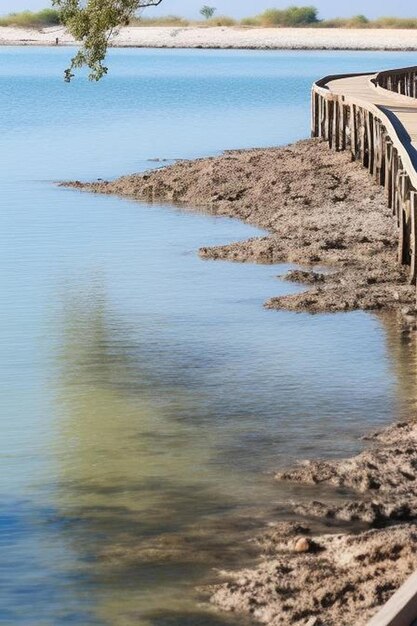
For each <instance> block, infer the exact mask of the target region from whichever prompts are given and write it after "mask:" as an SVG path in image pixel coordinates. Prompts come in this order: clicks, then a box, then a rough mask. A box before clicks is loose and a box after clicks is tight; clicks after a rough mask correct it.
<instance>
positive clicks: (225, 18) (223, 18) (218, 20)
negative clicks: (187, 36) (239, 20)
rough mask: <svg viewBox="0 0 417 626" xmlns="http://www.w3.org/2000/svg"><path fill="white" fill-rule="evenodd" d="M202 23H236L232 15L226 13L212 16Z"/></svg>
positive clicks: (228, 24)
mask: <svg viewBox="0 0 417 626" xmlns="http://www.w3.org/2000/svg"><path fill="white" fill-rule="evenodd" d="M204 24H205V25H208V26H234V25H235V24H236V20H234V19H233V18H232V17H228V16H227V15H218V16H217V17H212V18H211V19H209V20H207V21H206V22H204Z"/></svg>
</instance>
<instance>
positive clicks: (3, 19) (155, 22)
mask: <svg viewBox="0 0 417 626" xmlns="http://www.w3.org/2000/svg"><path fill="white" fill-rule="evenodd" d="M60 23H61V19H60V13H59V11H58V10H56V9H52V8H45V9H42V10H41V11H37V12H32V11H22V12H16V13H9V14H8V15H4V16H0V27H6V26H8V27H10V26H11V27H17V28H47V27H48V26H57V25H59V24H60ZM129 26H131V27H149V26H169V27H190V26H192V27H195V28H207V27H213V26H214V27H215V26H243V27H255V28H347V29H352V28H353V29H356V28H364V29H367V28H371V29H391V28H394V29H416V28H417V18H411V17H410V18H400V17H395V16H386V17H380V18H377V19H374V20H371V19H369V18H367V17H366V15H353V16H352V17H336V18H333V19H321V18H320V16H319V13H318V10H317V9H316V8H315V7H314V6H290V7H288V8H286V9H275V8H271V9H267V10H266V11H263V12H262V13H260V14H258V15H253V16H248V17H244V18H242V19H240V20H239V19H235V18H233V17H231V16H228V15H213V16H212V17H209V18H208V19H205V20H190V19H187V18H184V17H181V16H179V15H165V16H160V17H151V16H148V15H142V16H138V17H134V18H133V19H131V20H130V23H129Z"/></svg>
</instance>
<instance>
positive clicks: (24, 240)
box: [0, 48, 415, 626]
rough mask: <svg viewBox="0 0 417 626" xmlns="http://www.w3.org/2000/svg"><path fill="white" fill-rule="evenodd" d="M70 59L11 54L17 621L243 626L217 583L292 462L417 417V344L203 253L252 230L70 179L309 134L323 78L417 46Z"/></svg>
mask: <svg viewBox="0 0 417 626" xmlns="http://www.w3.org/2000/svg"><path fill="white" fill-rule="evenodd" d="M69 54H70V51H69V50H67V49H58V50H55V49H36V48H30V49H29V48H2V49H0V137H1V150H0V179H1V184H0V201H1V202H0V239H1V248H0V249H1V266H0V267H1V269H0V276H1V278H0V299H1V307H0V311H1V323H0V385H1V394H2V403H1V407H2V408H1V433H2V436H1V441H0V475H1V481H0V531H1V535H0V548H1V549H0V623H1V624H7V625H8V626H9V625H10V626H12V625H17V624H19V625H20V624H22V625H25V626H61V625H62V626H63V625H66V624H76V625H79V626H90V625H93V624H94V625H96V624H97V625H100V626H102V625H112V626H113V625H117V626H125V625H126V626H131V625H133V624H135V625H136V624H140V625H141V626H150V625H153V626H221V625H223V624H226V623H228V621H227V619H226V618H225V617H224V616H220V615H216V614H214V613H212V612H211V611H210V610H209V609H207V607H206V605H205V604H204V599H205V596H204V593H203V594H200V593H197V592H195V591H194V588H195V587H196V586H197V585H199V584H201V583H204V582H206V581H207V580H213V579H215V578H216V575H215V573H214V571H213V568H215V567H217V568H225V567H228V566H234V565H236V564H239V563H241V562H243V561H246V560H247V559H248V558H249V557H248V555H247V554H246V548H243V547H242V548H241V549H240V548H239V547H238V546H244V545H245V541H244V540H245V538H246V537H247V533H248V532H250V531H251V530H252V529H254V528H256V527H257V526H259V525H261V524H262V523H263V520H266V519H269V518H270V517H271V516H272V517H273V516H274V515H275V516H276V515H277V513H276V512H275V513H274V509H276V507H278V509H279V510H281V508H282V507H283V506H284V505H282V502H284V503H285V502H286V501H287V500H288V498H289V497H290V496H291V489H290V490H289V493H288V492H284V491H282V488H281V487H278V486H277V485H274V483H273V480H272V479H271V476H270V474H269V472H271V471H272V470H273V469H275V468H277V467H280V466H284V465H287V464H289V463H291V462H293V461H294V460H295V459H296V458H299V457H314V456H341V455H346V454H350V453H353V452H355V451H356V450H358V449H359V443H358V436H359V435H361V434H363V433H364V432H365V431H366V430H368V429H369V428H373V427H376V426H379V425H381V424H384V423H387V422H389V421H390V420H392V419H396V418H398V417H401V416H404V415H406V414H407V411H408V410H409V407H410V406H414V373H415V367H414V360H415V356H414V355H415V351H414V346H412V345H411V346H410V345H409V340H408V338H407V336H405V335H403V334H401V332H400V331H399V330H398V329H397V328H396V326H395V324H393V323H392V321H391V320H390V319H389V317H388V318H385V319H381V318H377V317H375V316H371V315H366V314H364V313H351V314H343V315H317V316H309V315H304V314H292V313H286V312H272V311H267V310H265V309H263V308H262V303H263V302H264V301H265V300H266V299H267V298H268V297H271V296H274V295H279V294H284V293H291V292H295V291H296V290H297V289H298V287H295V286H292V285H289V284H288V283H283V282H281V281H279V279H278V278H277V276H278V275H279V274H280V273H282V272H283V271H285V269H286V267H285V266H279V267H271V266H269V267H268V266H256V265H253V266H252V265H239V264H231V263H223V262H207V261H203V260H201V259H199V258H198V256H197V255H196V250H197V249H198V248H199V247H200V246H206V245H212V244H220V243H226V242H230V241H232V240H239V239H243V238H246V237H248V236H251V235H253V234H256V232H257V231H255V230H254V229H252V228H249V227H247V226H246V225H244V224H241V223H239V222H237V221H233V220H228V219H219V218H212V217H207V216H204V215H200V214H193V213H188V212H186V211H179V210H177V209H175V208H173V207H166V206H148V205H146V204H139V203H133V202H129V201H126V200H121V199H118V198H110V197H100V196H89V195H87V194H80V193H78V192H76V191H72V190H67V189H63V188H59V187H57V186H56V184H55V182H56V181H59V180H62V179H80V180H91V179H95V178H98V177H102V178H109V177H114V176H117V175H120V174H124V173H128V172H134V171H139V170H142V169H145V168H149V167H155V166H157V165H158V164H155V162H154V161H150V159H154V158H160V159H175V158H191V157H196V156H203V155H207V154H216V153H219V152H220V151H221V150H223V149H226V148H241V147H251V146H267V145H277V144H283V143H286V142H288V141H293V140H295V139H298V138H302V137H305V136H307V135H308V126H309V89H310V84H311V82H312V81H313V80H314V79H315V78H317V77H320V76H323V75H326V74H330V73H334V72H345V71H350V70H352V71H360V70H366V69H375V68H379V67H384V68H385V67H389V66H397V65H403V64H411V63H412V59H413V58H414V55H413V54H411V53H410V54H408V53H333V52H332V53H330V52H322V53H282V52H234V51H225V52H219V51H152V50H149V51H137V50H126V51H113V52H112V54H111V57H110V63H109V65H110V75H109V77H108V78H106V79H105V80H104V81H102V82H101V83H100V84H90V83H88V82H87V81H86V80H85V79H83V78H78V79H77V80H76V81H74V83H72V84H71V85H66V84H64V83H63V82H62V79H61V75H62V70H63V68H64V67H65V64H66V61H67V59H68V55H69ZM280 507H281V508H280ZM284 508H285V506H284ZM201 601H203V604H201ZM240 623H241V622H240Z"/></svg>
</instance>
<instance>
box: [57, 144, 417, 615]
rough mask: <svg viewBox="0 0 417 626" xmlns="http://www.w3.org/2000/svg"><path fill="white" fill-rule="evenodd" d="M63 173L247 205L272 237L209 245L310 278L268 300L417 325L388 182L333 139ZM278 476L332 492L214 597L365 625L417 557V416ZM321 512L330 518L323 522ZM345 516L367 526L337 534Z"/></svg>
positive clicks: (246, 216) (227, 207) (106, 186)
mask: <svg viewBox="0 0 417 626" xmlns="http://www.w3.org/2000/svg"><path fill="white" fill-rule="evenodd" d="M66 184H67V185H68V186H71V187H74V188H78V189H80V190H86V191H90V192H95V193H105V194H117V195H120V196H126V197H129V198H135V199H137V200H146V201H147V202H153V201H158V202H161V201H166V202H169V203H177V204H179V205H181V206H183V207H184V208H186V209H187V208H188V209H189V208H190V207H192V208H194V209H195V210H204V211H207V212H209V213H211V214H213V215H223V216H230V217H239V218H240V219H243V220H244V221H246V222H248V223H249V224H253V225H256V226H258V227H261V228H263V229H265V230H267V231H268V232H269V234H267V235H265V236H264V237H260V238H255V239H251V240H248V241H245V242H240V243H234V244H230V245H228V244H226V245H224V246H221V247H215V248H202V249H201V250H200V255H201V256H202V257H203V258H207V259H228V260H231V261H237V262H257V263H279V262H284V261H285V262H288V261H289V262H292V263H296V264H298V265H301V266H302V267H301V269H295V270H293V271H291V272H290V274H289V275H288V276H287V278H288V279H289V280H298V281H302V282H303V283H305V285H306V290H305V291H304V292H303V293H301V294H296V295H292V296H286V297H280V298H276V297H273V296H272V297H271V298H270V300H268V302H267V303H266V306H267V307H269V308H276V309H279V308H281V309H288V310H292V311H309V312H311V313H318V312H336V311H348V310H353V309H364V310H374V311H384V310H395V311H397V312H398V318H399V320H400V323H401V324H404V325H405V327H406V328H407V332H411V330H412V328H413V327H414V316H413V312H414V306H415V289H414V288H413V287H411V286H410V285H409V284H408V282H407V269H406V268H401V267H400V266H399V265H398V263H397V230H396V226H395V224H394V219H393V217H392V214H391V211H390V210H389V209H388V208H387V205H386V200H385V196H384V192H383V190H382V189H381V188H380V187H378V186H377V185H376V184H375V183H374V181H373V180H372V179H371V178H370V176H369V175H368V173H367V171H366V170H364V169H363V168H362V167H360V166H359V165H358V164H357V163H353V162H351V160H350V157H349V155H348V154H346V153H338V154H336V153H333V152H331V151H330V150H329V149H328V147H327V145H326V144H324V143H323V142H320V141H318V140H307V141H302V142H299V143H297V144H294V145H292V146H288V147H285V148H271V149H260V150H247V151H233V152H227V153H225V154H224V155H222V156H220V157H215V158H208V159H199V160H197V161H179V162H177V163H175V164H174V165H171V166H169V167H167V168H163V169H158V170H153V171H149V172H145V173H144V174H137V175H132V176H126V177H122V178H120V179H118V180H116V181H112V182H103V181H99V182H95V183H87V184H84V183H80V182H73V183H66ZM190 210H192V209H190ZM323 268H325V269H323ZM275 479H276V480H277V481H281V483H283V482H285V483H286V484H291V483H292V484H299V485H310V486H311V487H312V488H314V487H315V486H317V488H319V487H320V488H322V487H326V488H327V489H328V492H329V496H328V497H326V499H325V500H324V499H323V500H315V501H311V502H307V503H306V502H303V503H300V502H299V501H298V502H297V501H294V502H293V503H292V505H291V507H290V508H291V510H292V514H291V515H292V519H296V520H297V522H279V523H277V524H276V525H275V526H272V527H271V528H270V529H269V530H268V531H267V532H263V533H262V535H261V536H260V537H258V538H257V539H256V540H255V541H256V544H257V545H258V547H260V548H261V550H262V552H263V556H262V558H261V559H260V561H259V563H258V564H257V566H256V568H254V569H251V570H244V571H238V572H225V573H223V575H224V581H225V582H223V583H221V582H220V583H219V584H217V585H215V586H213V587H211V588H210V590H209V591H210V593H211V596H212V603H213V605H215V606H216V607H218V608H220V609H222V610H225V611H230V612H234V613H238V614H241V615H242V616H243V615H250V616H252V617H254V618H256V619H257V620H258V621H260V622H261V623H264V624H268V625H269V626H284V625H288V624H295V625H297V626H307V625H308V626H352V624H355V626H365V624H366V623H367V621H368V620H369V618H370V617H371V616H372V615H373V614H375V612H376V611H377V610H378V607H380V606H381V605H382V604H384V603H385V602H386V601H387V600H388V599H389V597H390V596H391V595H392V593H393V592H394V591H395V590H396V589H397V588H398V587H399V586H400V585H401V584H402V583H403V582H404V581H405V579H406V578H407V576H408V575H409V574H411V573H412V571H414V570H415V569H416V568H417V525H416V523H415V521H416V518H417V423H416V422H414V421H410V422H407V423H401V424H395V425H394V426H390V427H388V428H386V429H384V430H382V431H381V432H379V433H376V434H373V435H370V436H369V437H368V441H367V444H366V448H365V450H364V451H363V452H361V453H360V454H359V455H357V456H356V457H354V458H351V459H346V460H336V461H333V460H332V461H308V462H302V463H300V464H299V465H298V466H297V467H295V468H293V469H289V470H287V471H284V472H280V473H278V474H277V475H276V476H275ZM332 494H333V496H334V497H332ZM341 495H342V496H343V498H342V500H341ZM286 506H287V507H288V503H286ZM277 513H278V512H277ZM278 516H279V517H280V518H281V519H282V516H281V515H279V513H278V514H277V518H278ZM317 520H324V521H325V522H326V523H327V524H328V525H329V527H330V529H332V530H333V531H334V532H333V533H331V534H320V535H314V531H313V530H312V528H314V527H316V524H317ZM341 522H343V523H348V524H351V526H352V528H353V527H354V526H355V525H356V526H357V524H360V525H361V527H362V530H361V532H356V533H347V532H343V534H340V523H341ZM338 525H339V531H338V530H337V528H338ZM332 527H333V528H332ZM363 528H365V530H363ZM335 533H339V534H335Z"/></svg>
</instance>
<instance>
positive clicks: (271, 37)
mask: <svg viewBox="0 0 417 626" xmlns="http://www.w3.org/2000/svg"><path fill="white" fill-rule="evenodd" d="M57 37H58V39H59V43H60V45H74V43H75V42H74V39H73V38H72V37H71V36H70V35H68V33H67V32H66V31H65V29H64V28H62V27H55V26H53V27H49V28H43V29H29V28H27V29H23V28H15V27H4V26H3V27H0V45H44V46H51V45H55V41H56V38H57ZM111 45H112V46H115V47H138V48H221V49H227V48H235V49H255V50H417V31H416V30H403V29H366V28H361V29H351V28H349V29H344V28H248V27H223V26H222V27H210V28H199V27H195V26H189V27H171V26H155V27H151V26H147V27H126V28H122V29H121V30H120V32H119V34H118V35H117V36H115V37H113V38H112V39H111Z"/></svg>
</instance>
